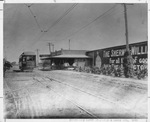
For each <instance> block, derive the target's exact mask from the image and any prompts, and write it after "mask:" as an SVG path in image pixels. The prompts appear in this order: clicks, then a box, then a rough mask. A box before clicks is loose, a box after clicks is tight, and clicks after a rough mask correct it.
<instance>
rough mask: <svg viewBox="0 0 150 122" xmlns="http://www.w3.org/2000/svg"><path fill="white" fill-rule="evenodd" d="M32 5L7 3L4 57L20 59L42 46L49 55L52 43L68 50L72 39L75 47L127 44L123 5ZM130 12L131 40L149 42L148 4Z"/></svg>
mask: <svg viewBox="0 0 150 122" xmlns="http://www.w3.org/2000/svg"><path fill="white" fill-rule="evenodd" d="M28 5H31V6H30V7H28ZM28 5H25V4H5V5H4V56H5V57H7V60H9V61H17V62H18V58H19V55H20V54H21V53H22V52H23V51H34V52H36V49H39V50H40V51H39V53H40V54H48V53H49V48H48V42H51V43H53V44H54V45H55V46H54V47H55V50H60V49H61V48H63V49H68V48H69V44H68V42H69V41H68V40H69V39H70V42H71V44H70V45H71V47H70V48H71V49H74V50H95V49H101V48H106V47H112V46H119V45H122V44H125V22H124V13H123V11H124V8H123V5H121V4H115V3H112V4H111V3H110V4H102V3H91V4H89V3H88V4H85V3H84V4H83V3H79V4H73V3H70V4H69V3H68V4H65V3H59V4H52V3H51V4H28ZM30 10H31V11H30ZM104 13H105V14H104ZM127 14H128V15H127V16H128V31H129V43H134V42H142V41H147V30H148V25H147V20H148V19H147V4H134V5H128V6H127ZM34 16H35V17H34ZM99 16H100V17H99ZM97 17H99V18H97ZM96 18H97V19H96ZM42 31H45V32H42Z"/></svg>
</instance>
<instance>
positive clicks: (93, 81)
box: [4, 70, 148, 119]
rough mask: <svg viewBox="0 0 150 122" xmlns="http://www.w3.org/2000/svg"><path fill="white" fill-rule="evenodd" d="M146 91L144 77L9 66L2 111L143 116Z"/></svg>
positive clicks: (28, 115) (9, 115)
mask: <svg viewBox="0 0 150 122" xmlns="http://www.w3.org/2000/svg"><path fill="white" fill-rule="evenodd" d="M37 80H38V81H39V82H37ZM41 83H42V84H41ZM147 91H148V88H147V81H146V80H145V81H142V80H133V79H126V78H113V77H109V76H103V75H94V74H87V73H79V72H74V71H61V70H55V71H39V70H35V71H34V72H13V70H10V71H8V72H7V73H6V77H5V78H4V96H5V99H4V101H5V102H4V106H5V110H4V111H5V114H4V115H5V118H55V117H59V118H91V117H92V118H94V117H96V118H141V119H143V118H147Z"/></svg>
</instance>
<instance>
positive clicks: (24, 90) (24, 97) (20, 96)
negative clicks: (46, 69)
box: [7, 78, 97, 118]
mask: <svg viewBox="0 0 150 122" xmlns="http://www.w3.org/2000/svg"><path fill="white" fill-rule="evenodd" d="M33 80H34V82H33V83H32V84H29V85H26V86H24V87H21V88H19V89H15V90H11V89H10V88H9V87H8V85H7V87H8V88H9V93H10V94H12V97H11V98H9V99H13V100H14V102H15V106H16V110H17V111H16V115H15V117H14V118H22V117H23V118H26V117H24V116H22V112H23V110H22V109H23V108H22V106H21V103H22V102H25V103H23V104H24V105H25V107H29V108H27V110H28V111H27V112H28V113H30V116H29V117H27V118H36V117H38V115H40V113H39V114H38V113H36V112H34V111H32V110H34V107H36V108H37V106H31V105H30V104H32V105H33V103H32V102H33V101H34V100H33V98H32V97H31V95H30V94H31V93H32V92H35V90H34V89H32V88H30V87H35V88H38V87H40V85H41V86H43V88H44V89H47V90H48V91H52V92H54V94H56V95H58V96H59V97H62V98H63V99H65V100H66V101H69V102H70V103H71V104H72V105H74V106H75V107H77V108H78V109H79V110H81V111H83V113H84V114H85V113H86V114H87V115H86V116H87V117H90V118H97V116H96V115H94V114H93V113H92V112H90V111H88V110H86V109H85V108H83V107H82V106H80V105H79V104H77V103H76V102H74V101H72V100H71V99H69V98H65V97H64V96H63V95H62V94H59V93H57V92H56V91H55V90H54V89H51V88H50V87H49V86H48V85H45V84H43V83H42V82H41V81H39V80H38V79H35V78H34V79H33ZM40 88H41V87H40ZM47 94H49V92H47Z"/></svg>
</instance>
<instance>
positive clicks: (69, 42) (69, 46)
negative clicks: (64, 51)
mask: <svg viewBox="0 0 150 122" xmlns="http://www.w3.org/2000/svg"><path fill="white" fill-rule="evenodd" d="M69 50H70V39H69Z"/></svg>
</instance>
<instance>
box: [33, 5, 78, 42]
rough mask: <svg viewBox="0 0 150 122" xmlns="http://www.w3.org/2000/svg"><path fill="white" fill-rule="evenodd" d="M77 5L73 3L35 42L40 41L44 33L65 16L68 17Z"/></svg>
mask: <svg viewBox="0 0 150 122" xmlns="http://www.w3.org/2000/svg"><path fill="white" fill-rule="evenodd" d="M77 5H78V3H74V4H73V5H72V6H71V7H70V8H69V9H67V11H66V12H65V13H64V14H63V15H62V16H60V17H59V18H58V19H57V20H56V21H55V22H54V23H53V25H51V26H50V27H49V28H48V29H47V30H46V31H43V32H44V33H42V34H41V35H40V36H39V38H37V39H36V40H40V38H42V36H44V35H45V34H46V32H48V31H49V30H50V29H51V28H52V27H54V26H55V25H56V24H57V23H59V22H60V21H61V20H62V19H63V18H64V17H65V16H66V15H68V14H69V13H70V12H71V11H72V10H73V9H74V8H75V7H76V6H77Z"/></svg>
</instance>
